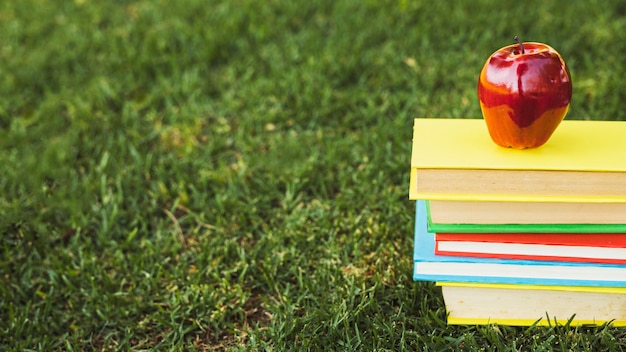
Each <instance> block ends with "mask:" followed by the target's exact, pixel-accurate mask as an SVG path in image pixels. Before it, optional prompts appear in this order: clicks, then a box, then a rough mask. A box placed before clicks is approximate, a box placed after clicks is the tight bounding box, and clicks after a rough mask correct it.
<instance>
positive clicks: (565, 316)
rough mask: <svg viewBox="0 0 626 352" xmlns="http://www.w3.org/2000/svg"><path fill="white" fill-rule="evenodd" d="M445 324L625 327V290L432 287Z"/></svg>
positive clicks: (501, 285) (539, 286)
mask: <svg viewBox="0 0 626 352" xmlns="http://www.w3.org/2000/svg"><path fill="white" fill-rule="evenodd" d="M437 285H438V286H442V293H443V297H444V302H445V304H446V309H447V311H448V323H449V324H460V325H469V324H471V325H473V324H493V323H498V324H504V325H514V326H529V325H533V324H536V325H539V326H546V325H555V323H556V324H560V325H564V324H570V325H572V326H579V325H602V324H605V323H611V325H613V326H626V309H624V308H623V307H626V288H623V287H590V286H542V285H508V284H473V283H458V282H450V283H440V282H438V283H437Z"/></svg>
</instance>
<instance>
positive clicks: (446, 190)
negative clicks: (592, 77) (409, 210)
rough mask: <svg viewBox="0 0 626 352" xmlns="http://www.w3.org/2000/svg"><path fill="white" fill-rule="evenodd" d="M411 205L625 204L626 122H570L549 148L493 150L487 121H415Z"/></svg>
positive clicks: (557, 133)
mask: <svg viewBox="0 0 626 352" xmlns="http://www.w3.org/2000/svg"><path fill="white" fill-rule="evenodd" d="M409 198H410V199H431V200H457V201H458V200H474V201H545V202H583V201H584V202H598V203H623V202H626V122H624V121H574V120H565V121H563V122H562V123H561V125H560V126H559V127H558V128H557V130H556V131H555V133H554V134H553V136H552V137H551V138H550V140H549V141H548V142H547V143H546V144H545V145H543V146H541V147H538V148H532V149H524V150H517V149H512V148H502V147H499V146H497V145H496V144H495V143H493V142H492V141H491V139H490V137H489V134H488V132H487V126H486V125H485V122H484V121H483V120H482V119H444V118H419V119H415V121H414V133H413V145H412V155H411V174H410V190H409Z"/></svg>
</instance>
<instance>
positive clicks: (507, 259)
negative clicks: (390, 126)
mask: <svg viewBox="0 0 626 352" xmlns="http://www.w3.org/2000/svg"><path fill="white" fill-rule="evenodd" d="M409 198H410V199H412V200H416V203H417V204H416V222H415V223H416V226H415V249H414V279H415V280H427V281H434V282H436V283H437V285H439V286H441V288H442V293H443V298H444V301H445V304H446V309H447V312H448V323H449V324H491V323H498V324H505V325H519V326H524V325H533V324H537V325H551V324H552V325H554V324H570V325H588V324H589V325H601V324H605V323H610V324H613V325H614V326H626V122H620V121H570V120H566V121H563V122H562V123H561V125H560V126H559V128H558V129H557V130H556V132H555V133H554V135H553V136H552V137H551V139H550V140H549V141H548V143H546V144H545V145H543V146H541V147H539V148H534V149H525V150H516V149H507V148H502V147H499V146H497V145H495V144H494V143H493V142H492V141H491V139H490V137H489V135H488V132H487V128H486V126H485V122H484V121H483V120H482V119H428V118H423V119H416V120H415V121H414V135H413V146H412V156H411V175H410V191H409Z"/></svg>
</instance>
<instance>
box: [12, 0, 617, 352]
mask: <svg viewBox="0 0 626 352" xmlns="http://www.w3.org/2000/svg"><path fill="white" fill-rule="evenodd" d="M514 35H519V36H520V37H521V38H522V39H523V40H525V41H540V42H546V43H548V44H550V45H552V46H553V47H555V48H556V49H557V50H558V51H559V52H560V53H561V54H562V55H563V57H564V58H565V60H566V61H567V63H568V65H569V67H570V70H571V73H572V77H573V81H574V97H573V103H572V106H571V108H570V112H569V115H568V118H569V119H608V120H626V113H625V109H624V107H625V104H626V88H625V86H624V77H625V76H626V62H625V61H624V57H625V56H626V6H625V5H624V3H623V1H618V0H613V1H565V0H563V1H530V2H529V1H518V2H515V3H508V4H505V3H504V2H501V1H496V0H493V1H486V0H480V1H463V2H461V1H456V2H444V1H421V0H415V1H402V0H400V1H366V0H363V1H357V0H353V1H348V0H339V1H299V0H298V1H276V0H269V1H251V0H233V1H201V0H184V1H165V0H137V1H122V0H117V1H90V0H74V1H62V0H47V1H46V0H20V1H2V2H0V175H1V176H0V232H1V237H0V350H7V351H11V350H16V351H26V350H46V351H49V350H67V351H71V350H75V351H89V350H95V351H102V350H151V349H155V350H240V351H249V350H273V351H284V350H329V351H337V350H341V351H350V350H364V351H373V350H379V351H399V350H423V351H439V350H444V351H445V350H468V351H470V350H494V351H495V350H497V351H505V350H511V351H516V350H525V351H530V350H533V351H549V350H557V351H570V350H572V351H588V350H606V351H608V350H613V351H620V350H626V329H617V328H613V327H610V326H602V327H579V328H575V327H569V326H556V327H550V328H539V327H530V328H514V327H506V326H447V325H446V323H445V316H446V312H445V309H444V306H443V300H442V298H441V293H440V291H438V289H437V288H436V287H435V286H434V285H433V284H432V283H425V282H419V283H418V282H413V281H412V260H411V256H412V246H413V240H412V231H413V218H412V217H413V209H414V203H413V202H410V201H409V200H408V171H409V154H410V142H411V129H412V119H413V118H414V117H479V116H480V109H479V106H478V102H477V97H476V84H477V77H478V72H479V71H480V69H481V67H482V64H483V63H484V60H485V59H486V58H487V57H488V56H489V55H490V54H491V53H492V52H493V51H495V50H496V49H498V48H500V47H502V46H504V45H508V44H511V43H513V36H514ZM459 152H460V153H462V152H463V151H459Z"/></svg>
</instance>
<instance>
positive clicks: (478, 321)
mask: <svg viewBox="0 0 626 352" xmlns="http://www.w3.org/2000/svg"><path fill="white" fill-rule="evenodd" d="M568 322H569V325H570V326H581V325H596V326H597V325H603V324H606V323H609V322H610V323H611V325H612V326H615V327H620V326H626V320H612V321H608V320H607V321H604V320H576V319H575V318H574V319H573V320H571V321H570V320H568V319H556V320H554V319H552V320H550V321H548V320H547V319H546V318H542V319H540V320H532V319H506V318H455V317H448V324H451V325H488V324H500V325H510V326H531V325H537V326H554V325H555V324H558V325H565V324H567V323H568Z"/></svg>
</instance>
